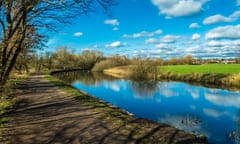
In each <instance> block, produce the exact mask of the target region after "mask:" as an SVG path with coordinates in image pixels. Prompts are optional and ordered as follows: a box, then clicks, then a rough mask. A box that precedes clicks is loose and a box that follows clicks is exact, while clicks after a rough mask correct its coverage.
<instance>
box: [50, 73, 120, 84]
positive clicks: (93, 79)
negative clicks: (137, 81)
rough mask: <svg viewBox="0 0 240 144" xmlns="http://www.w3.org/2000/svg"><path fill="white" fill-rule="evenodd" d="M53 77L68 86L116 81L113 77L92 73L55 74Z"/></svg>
mask: <svg viewBox="0 0 240 144" xmlns="http://www.w3.org/2000/svg"><path fill="white" fill-rule="evenodd" d="M54 76H56V77H58V78H60V79H62V80H63V81H65V82H67V83H69V84H71V83H73V82H75V81H80V82H81V83H83V84H84V85H87V86H91V85H98V84H101V83H102V82H103V81H104V80H108V81H113V80H115V79H116V78H114V77H111V76H108V75H104V74H103V73H94V72H91V71H74V72H62V73H56V74H54Z"/></svg>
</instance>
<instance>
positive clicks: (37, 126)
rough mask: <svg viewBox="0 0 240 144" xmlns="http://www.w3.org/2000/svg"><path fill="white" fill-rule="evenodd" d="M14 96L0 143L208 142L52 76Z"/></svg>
mask: <svg viewBox="0 0 240 144" xmlns="http://www.w3.org/2000/svg"><path fill="white" fill-rule="evenodd" d="M46 78H47V80H46ZM17 91H18V92H17V93H15V97H16V104H15V106H14V109H13V111H12V112H11V113H9V114H8V115H9V118H10V120H9V122H8V123H6V124H5V125H4V127H3V129H2V131H3V138H2V139H1V140H0V143H24V144H30V143H35V144H41V143H178V144H179V143H184V144H188V143H189V144H190V143H206V141H205V139H204V138H202V139H201V138H199V137H196V136H195V135H192V134H189V133H186V132H184V131H181V130H178V129H176V128H174V127H171V126H169V125H166V124H162V123H154V122H151V121H148V120H145V119H138V118H135V117H134V116H132V115H131V114H129V113H127V112H125V111H123V110H121V109H119V108H116V107H114V106H112V105H110V104H108V103H106V102H103V101H101V100H99V99H97V98H95V97H92V96H90V95H87V94H85V93H83V92H81V91H79V90H76V89H74V88H73V87H71V86H69V85H67V84H64V83H63V82H61V81H59V80H57V79H55V78H53V77H51V76H45V78H44V76H43V75H32V76H30V77H29V78H28V79H26V81H25V82H24V83H22V84H21V85H19V87H18V90H17Z"/></svg>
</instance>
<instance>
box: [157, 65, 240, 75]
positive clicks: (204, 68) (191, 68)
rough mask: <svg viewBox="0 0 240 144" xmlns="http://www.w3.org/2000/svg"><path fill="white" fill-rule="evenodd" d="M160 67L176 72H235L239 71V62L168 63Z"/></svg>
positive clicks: (163, 69) (165, 70)
mask: <svg viewBox="0 0 240 144" xmlns="http://www.w3.org/2000/svg"><path fill="white" fill-rule="evenodd" d="M160 69H161V70H162V71H164V72H174V73H178V74H190V73H203V74H205V73H216V74H236V73H240V64H204V65H169V66H161V68H160Z"/></svg>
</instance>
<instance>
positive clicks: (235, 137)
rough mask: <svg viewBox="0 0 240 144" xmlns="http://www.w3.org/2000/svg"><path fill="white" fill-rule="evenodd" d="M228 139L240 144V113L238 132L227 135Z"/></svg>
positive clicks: (239, 116)
mask: <svg viewBox="0 0 240 144" xmlns="http://www.w3.org/2000/svg"><path fill="white" fill-rule="evenodd" d="M226 138H227V140H232V141H233V142H234V144H240V112H239V113H238V118H237V127H236V130H235V131H231V132H229V133H227V134H226Z"/></svg>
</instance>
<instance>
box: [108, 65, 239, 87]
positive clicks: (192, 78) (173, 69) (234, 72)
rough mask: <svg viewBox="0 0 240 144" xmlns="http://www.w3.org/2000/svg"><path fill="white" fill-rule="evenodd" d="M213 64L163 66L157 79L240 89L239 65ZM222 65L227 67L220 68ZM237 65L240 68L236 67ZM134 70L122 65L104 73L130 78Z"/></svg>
mask: <svg viewBox="0 0 240 144" xmlns="http://www.w3.org/2000/svg"><path fill="white" fill-rule="evenodd" d="M212 66H216V65H207V67H206V65H197V66H191V65H182V66H162V67H160V68H159V69H160V71H159V72H158V73H157V76H156V80H160V81H166V80H167V81H182V82H188V83H194V84H200V85H206V86H210V87H212V86H213V87H220V88H222V87H223V88H230V89H240V72H238V69H240V68H238V67H237V66H238V65H234V67H231V69H230V68H229V69H226V68H227V67H226V66H225V65H218V67H215V68H214V67H213V68H214V69H211V67H212ZM221 66H225V67H222V68H220V67H221ZM228 67H229V66H228ZM235 67H237V68H238V69H234V68H235ZM217 68H218V69H217ZM132 70H133V66H120V67H114V68H110V69H106V70H104V74H107V75H111V76H114V77H118V78H127V79H130V76H131V72H132ZM211 71H212V72H211ZM239 71H240V70H239Z"/></svg>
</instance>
